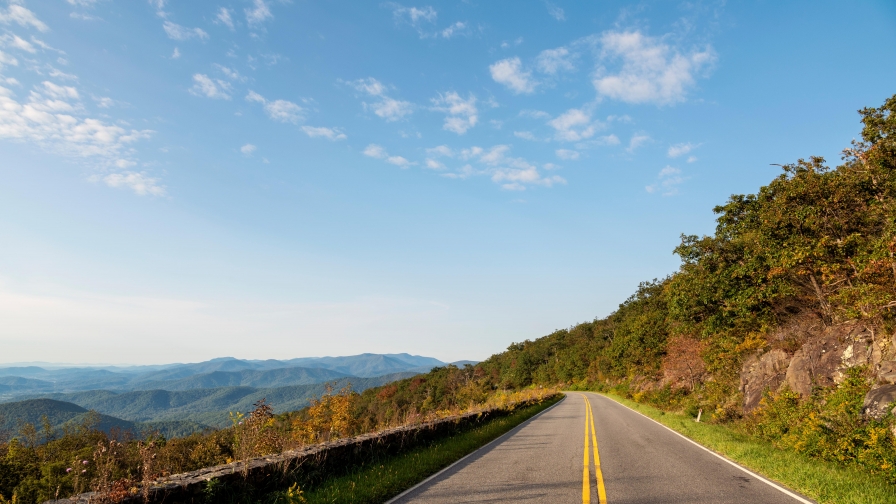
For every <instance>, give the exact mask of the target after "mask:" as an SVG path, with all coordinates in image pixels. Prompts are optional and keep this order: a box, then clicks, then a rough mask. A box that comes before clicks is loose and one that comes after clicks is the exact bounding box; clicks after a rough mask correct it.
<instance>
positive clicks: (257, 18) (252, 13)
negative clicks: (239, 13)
mask: <svg viewBox="0 0 896 504" xmlns="http://www.w3.org/2000/svg"><path fill="white" fill-rule="evenodd" d="M245 12H246V22H247V23H249V26H252V27H256V26H258V25H260V24H261V23H264V22H265V21H267V20H268V19H273V18H274V15H273V14H271V9H270V7H268V4H267V3H266V2H265V1H264V0H253V4H252V8H251V9H246V10H245Z"/></svg>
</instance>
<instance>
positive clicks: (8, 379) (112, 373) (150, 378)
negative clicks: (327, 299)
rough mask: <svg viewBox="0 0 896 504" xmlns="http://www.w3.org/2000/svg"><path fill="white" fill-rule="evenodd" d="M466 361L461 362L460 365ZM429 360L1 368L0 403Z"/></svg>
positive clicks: (413, 366)
mask: <svg viewBox="0 0 896 504" xmlns="http://www.w3.org/2000/svg"><path fill="white" fill-rule="evenodd" d="M466 362H470V361H464V363H466ZM445 365H447V364H446V363H445V362H443V361H440V360H438V359H435V358H433V357H424V356H419V355H411V354H407V353H397V354H373V353H364V354H359V355H350V356H342V357H299V358H294V359H284V360H277V359H267V360H245V359H236V358H234V357H220V358H216V359H211V360H209V361H204V362H197V363H189V364H168V365H149V366H102V367H53V368H50V367H47V368H43V367H40V366H33V365H28V366H15V365H11V366H6V367H0V401H11V400H16V399H17V398H21V397H22V396H29V397H35V395H39V394H58V393H73V392H78V391H87V390H110V391H115V392H127V391H135V390H149V389H161V390H169V391H181V390H192V389H207V388H220V387H240V386H247V387H256V388H274V387H287V386H294V385H310V384H314V383H321V382H325V381H330V380H336V379H339V378H343V377H357V378H372V377H377V376H383V375H387V374H393V373H409V372H414V373H422V372H427V371H429V370H430V369H432V368H433V367H439V366H445Z"/></svg>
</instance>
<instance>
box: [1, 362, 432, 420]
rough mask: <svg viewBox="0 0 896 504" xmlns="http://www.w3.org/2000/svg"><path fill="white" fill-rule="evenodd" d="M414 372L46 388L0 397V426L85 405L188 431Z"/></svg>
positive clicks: (79, 413)
mask: <svg viewBox="0 0 896 504" xmlns="http://www.w3.org/2000/svg"><path fill="white" fill-rule="evenodd" d="M416 374H417V373H414V372H404V373H395V374H389V375H384V376H378V377H374V378H358V377H342V378H339V379H337V380H334V381H331V382H327V383H313V384H307V385H292V386H286V387H269V388H256V387H219V388H205V389H193V390H181V391H169V390H137V391H130V392H122V393H116V392H112V391H108V390H90V391H82V392H73V393H64V394H49V395H46V396H42V397H40V398H28V399H25V400H21V401H16V402H7V403H0V431H2V430H7V431H11V432H16V431H18V429H19V428H20V427H21V425H22V424H23V423H25V422H27V423H31V424H34V425H36V426H39V425H40V424H41V423H42V418H43V416H44V415H46V416H47V419H48V421H49V423H50V425H51V426H53V427H55V428H60V427H62V426H64V425H70V424H78V423H81V422H83V421H84V419H86V417H87V415H88V411H89V410H93V411H96V412H98V413H100V416H99V419H98V420H99V426H98V427H99V428H100V429H102V430H109V429H111V428H113V427H118V428H120V429H122V430H130V431H132V432H134V433H140V432H143V431H146V430H150V431H151V430H158V431H160V432H162V433H163V434H166V433H167V434H166V435H168V434H171V433H175V434H177V435H184V434H188V433H189V432H194V431H197V430H202V429H203V428H205V427H206V426H211V427H225V426H227V425H229V423H230V420H229V415H228V413H229V412H242V413H247V412H249V411H251V410H252V409H253V407H254V404H255V403H256V402H258V401H259V400H261V399H265V400H266V401H267V403H268V404H270V405H271V406H272V407H273V408H274V411H275V412H277V413H282V412H286V411H294V410H298V409H301V408H304V407H305V406H307V405H308V403H309V402H310V400H311V399H312V398H315V397H319V396H320V395H321V394H323V393H324V391H325V390H326V388H327V386H328V385H329V386H331V387H332V388H334V389H339V388H342V387H344V386H346V385H349V384H350V385H351V386H352V389H353V390H355V391H358V392H360V391H363V390H366V389H368V388H370V387H377V386H380V385H384V384H386V383H389V382H392V381H395V380H400V379H402V378H408V377H410V376H414V375H416Z"/></svg>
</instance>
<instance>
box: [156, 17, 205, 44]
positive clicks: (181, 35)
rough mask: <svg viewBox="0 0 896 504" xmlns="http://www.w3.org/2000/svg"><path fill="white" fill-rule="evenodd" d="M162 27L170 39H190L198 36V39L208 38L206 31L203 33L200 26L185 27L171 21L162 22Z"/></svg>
mask: <svg viewBox="0 0 896 504" xmlns="http://www.w3.org/2000/svg"><path fill="white" fill-rule="evenodd" d="M162 28H163V29H164V30H165V33H167V34H168V38H170V39H171V40H190V39H191V38H198V39H199V40H206V39H208V33H205V31H204V30H203V29H202V28H187V27H186V26H181V25H179V24H177V23H172V22H171V21H165V22H164V23H162Z"/></svg>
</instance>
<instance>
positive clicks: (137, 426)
mask: <svg viewBox="0 0 896 504" xmlns="http://www.w3.org/2000/svg"><path fill="white" fill-rule="evenodd" d="M44 418H46V419H47V421H48V422H49V424H50V426H51V427H52V428H53V429H54V430H55V431H57V432H58V431H61V430H63V429H65V428H69V427H76V426H79V425H83V424H84V423H85V421H88V420H89V421H90V422H92V425H93V427H94V428H96V429H99V430H102V431H105V432H110V431H111V430H113V429H118V430H121V431H130V432H132V433H134V434H135V435H140V434H141V433H144V432H158V433H160V434H162V435H164V436H166V437H175V436H185V435H188V434H190V433H192V432H197V431H202V430H204V429H207V428H208V427H207V426H205V425H202V424H199V423H196V422H193V421H185V420H178V421H163V422H145V423H144V422H132V421H128V420H123V419H121V418H116V417H114V416H111V415H104V414H102V413H93V414H91V412H90V411H88V409H87V408H84V407H81V406H79V405H77V404H73V403H70V402H65V401H57V400H53V399H29V400H25V401H17V402H10V403H3V404H0V431H4V432H7V433H9V434H13V435H16V434H19V432H20V429H21V427H22V426H23V425H24V424H26V423H30V424H32V425H34V426H35V427H37V429H38V431H40V430H42V428H43V427H42V426H43V419H44Z"/></svg>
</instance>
